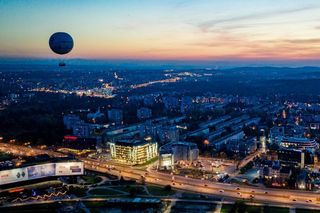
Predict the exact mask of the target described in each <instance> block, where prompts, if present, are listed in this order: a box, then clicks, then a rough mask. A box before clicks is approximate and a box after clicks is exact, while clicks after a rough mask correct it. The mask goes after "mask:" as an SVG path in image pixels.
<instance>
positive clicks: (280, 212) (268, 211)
mask: <svg viewBox="0 0 320 213" xmlns="http://www.w3.org/2000/svg"><path fill="white" fill-rule="evenodd" d="M232 206H233V205H232V204H223V205H222V208H221V213H229V212H231V209H232ZM246 209H247V210H246V213H260V212H261V213H289V209H288V208H281V207H269V206H265V207H263V206H249V205H248V206H247V208H246ZM297 213H313V212H306V211H305V210H303V211H301V212H298V211H297ZM314 213H320V212H319V211H318V212H314Z"/></svg>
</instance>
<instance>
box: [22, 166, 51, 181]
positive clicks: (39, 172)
mask: <svg viewBox="0 0 320 213" xmlns="http://www.w3.org/2000/svg"><path fill="white" fill-rule="evenodd" d="M55 167H56V164H55V163H47V164H41V165H36V166H29V167H27V170H28V178H29V179H36V178H42V177H50V176H54V175H55Z"/></svg>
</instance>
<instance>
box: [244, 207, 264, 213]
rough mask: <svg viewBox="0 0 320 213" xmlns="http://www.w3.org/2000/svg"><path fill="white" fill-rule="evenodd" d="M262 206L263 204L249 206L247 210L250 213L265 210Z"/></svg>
mask: <svg viewBox="0 0 320 213" xmlns="http://www.w3.org/2000/svg"><path fill="white" fill-rule="evenodd" d="M262 208H263V207H262V206H247V212H248V213H258V212H263V211H262Z"/></svg>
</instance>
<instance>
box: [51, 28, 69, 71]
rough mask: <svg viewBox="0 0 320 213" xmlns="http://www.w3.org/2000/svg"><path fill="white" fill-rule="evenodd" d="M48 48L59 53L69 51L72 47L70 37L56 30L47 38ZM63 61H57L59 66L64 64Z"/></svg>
mask: <svg viewBox="0 0 320 213" xmlns="http://www.w3.org/2000/svg"><path fill="white" fill-rule="evenodd" d="M49 46H50V49H51V50H52V51H53V52H55V53H56V54H59V55H65V54H67V53H69V52H70V51H71V50H72V48H73V39H72V37H71V36H70V35H69V34H68V33H65V32H56V33H54V34H52V35H51V36H50V39H49ZM65 65H66V64H65V63H63V62H60V63H59V66H65Z"/></svg>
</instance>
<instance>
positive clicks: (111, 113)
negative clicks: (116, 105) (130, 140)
mask: <svg viewBox="0 0 320 213" xmlns="http://www.w3.org/2000/svg"><path fill="white" fill-rule="evenodd" d="M108 119H109V122H110V123H111V124H113V125H122V124H123V112H122V110H121V109H111V110H108Z"/></svg>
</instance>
